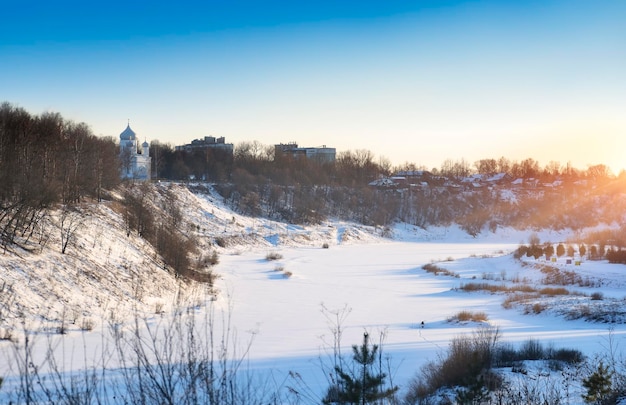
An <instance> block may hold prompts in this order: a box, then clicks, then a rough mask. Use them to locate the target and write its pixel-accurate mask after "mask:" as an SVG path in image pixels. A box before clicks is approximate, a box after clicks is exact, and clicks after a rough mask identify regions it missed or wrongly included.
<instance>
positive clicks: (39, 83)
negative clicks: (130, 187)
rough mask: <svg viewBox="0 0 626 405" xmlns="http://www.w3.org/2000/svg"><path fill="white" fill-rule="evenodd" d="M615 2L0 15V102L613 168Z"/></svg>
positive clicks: (80, 5) (112, 132)
mask: <svg viewBox="0 0 626 405" xmlns="http://www.w3.org/2000/svg"><path fill="white" fill-rule="evenodd" d="M625 21H626V2H625V1H622V0H606V1H605V0H599V1H591V0H584V1H583V0H537V1H515V2H509V1H385V2H383V1H367V0H365V1H353V0H347V1H328V0H321V1H317V2H304V1H303V2H298V1H273V0H269V1H263V2H260V1H259V2H255V1H248V0H246V1H236V0H231V1H226V0H224V1H222V0H208V1H182V2H176V3H174V2H158V1H133V2H121V1H118V0H111V1H108V2H93V1H92V2H89V1H73V0H70V1H66V0H59V1H54V2H43V1H36V0H24V1H17V2H10V3H7V4H5V5H3V9H2V17H1V23H0V101H8V102H10V103H12V104H14V105H17V106H19V107H22V108H24V109H26V110H27V111H29V112H30V113H32V114H40V113H42V112H45V111H54V112H59V113H60V114H61V115H62V116H63V117H65V118H67V119H71V120H73V121H77V122H86V123H87V124H89V125H90V127H91V128H92V130H93V132H94V133H95V134H96V135H104V136H115V137H117V136H119V134H120V132H122V131H123V130H124V128H125V127H126V123H127V120H128V119H129V120H130V124H131V127H132V128H133V129H134V130H135V132H136V133H137V134H138V136H139V137H140V138H141V139H142V140H143V139H147V140H148V141H153V140H159V141H161V142H169V143H172V144H173V145H178V144H184V143H188V142H190V141H191V140H193V139H196V138H201V137H204V136H207V135H212V136H217V137H220V136H224V137H225V138H226V141H227V142H229V143H234V144H235V145H237V143H239V142H242V141H253V140H257V141H259V142H261V143H263V144H267V145H272V144H275V143H280V142H283V143H284V142H297V143H298V144H300V146H321V145H327V146H332V147H335V148H337V151H338V152H341V151H345V150H356V149H367V150H370V151H372V152H373V153H374V154H375V155H376V156H377V157H385V158H387V159H389V160H390V161H391V162H392V163H393V164H402V163H404V162H413V163H415V164H417V165H423V166H425V167H427V168H432V167H440V166H441V163H443V161H445V160H446V159H452V160H459V159H465V160H466V161H468V162H470V163H473V162H474V161H476V160H478V159H483V158H499V157H501V156H504V157H507V158H509V159H511V160H523V159H526V158H529V157H530V158H533V159H536V160H538V161H539V162H540V164H542V165H545V164H547V163H548V162H550V161H557V162H559V163H561V164H563V165H565V164H567V163H570V164H572V165H573V166H575V167H578V168H583V169H584V168H586V167H587V166H588V165H594V164H606V165H608V166H609V167H611V168H612V169H613V171H614V172H615V173H616V174H617V172H618V171H619V170H621V169H626V153H625V151H626V23H625Z"/></svg>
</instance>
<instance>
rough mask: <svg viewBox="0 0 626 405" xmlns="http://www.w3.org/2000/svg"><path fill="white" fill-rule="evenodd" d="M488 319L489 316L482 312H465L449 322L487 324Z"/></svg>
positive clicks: (454, 316) (453, 317) (459, 313)
mask: <svg viewBox="0 0 626 405" xmlns="http://www.w3.org/2000/svg"><path fill="white" fill-rule="evenodd" d="M488 319H489V317H488V316H487V314H486V313H484V312H482V311H477V312H472V311H466V310H463V311H460V312H458V313H457V314H456V315H453V316H451V317H450V318H448V322H470V321H472V322H487V320H488Z"/></svg>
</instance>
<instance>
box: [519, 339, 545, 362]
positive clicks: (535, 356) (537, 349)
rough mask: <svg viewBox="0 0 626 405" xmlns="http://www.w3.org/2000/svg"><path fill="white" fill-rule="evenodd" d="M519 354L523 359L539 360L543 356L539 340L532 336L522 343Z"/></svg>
mask: <svg viewBox="0 0 626 405" xmlns="http://www.w3.org/2000/svg"><path fill="white" fill-rule="evenodd" d="M519 354H520V358H521V359H523V360H540V359H544V358H545V357H544V354H545V352H544V349H543V346H542V344H541V342H540V341H538V340H536V339H533V338H530V339H528V340H527V341H525V342H524V343H522V346H521V347H520V350H519Z"/></svg>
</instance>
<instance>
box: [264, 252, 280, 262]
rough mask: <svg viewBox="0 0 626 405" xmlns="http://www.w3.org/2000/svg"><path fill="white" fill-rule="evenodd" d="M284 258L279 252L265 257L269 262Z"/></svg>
mask: <svg viewBox="0 0 626 405" xmlns="http://www.w3.org/2000/svg"><path fill="white" fill-rule="evenodd" d="M282 258H283V255H281V254H280V253H277V252H270V253H268V254H267V255H265V260H267V261H268V262H270V261H272V260H280V259H282Z"/></svg>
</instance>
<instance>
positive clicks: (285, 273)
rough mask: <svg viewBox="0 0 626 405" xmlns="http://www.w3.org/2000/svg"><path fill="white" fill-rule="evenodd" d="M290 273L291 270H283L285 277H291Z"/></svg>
mask: <svg viewBox="0 0 626 405" xmlns="http://www.w3.org/2000/svg"><path fill="white" fill-rule="evenodd" d="M292 275H293V273H292V272H290V271H286V272H284V273H283V277H285V278H289V277H291V276H292Z"/></svg>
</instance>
